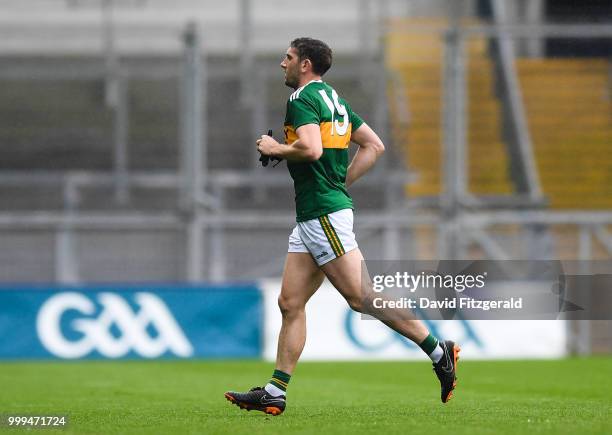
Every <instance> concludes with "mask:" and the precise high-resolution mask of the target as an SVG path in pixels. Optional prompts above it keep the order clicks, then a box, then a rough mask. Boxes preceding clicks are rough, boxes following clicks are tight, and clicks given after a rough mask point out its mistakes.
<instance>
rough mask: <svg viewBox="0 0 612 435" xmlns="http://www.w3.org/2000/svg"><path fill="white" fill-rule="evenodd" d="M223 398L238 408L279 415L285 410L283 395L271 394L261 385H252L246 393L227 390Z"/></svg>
mask: <svg viewBox="0 0 612 435" xmlns="http://www.w3.org/2000/svg"><path fill="white" fill-rule="evenodd" d="M225 398H226V399H227V400H229V401H230V402H232V403H233V404H234V405H237V406H239V407H240V409H246V410H247V411H250V410H252V409H254V410H256V411H261V412H265V413H266V414H270V415H280V414H282V413H283V411H284V410H285V403H286V398H285V396H276V397H275V396H271V395H270V394H269V393H268V392H267V391H266V390H264V389H263V388H261V387H253V388H251V389H250V390H249V391H248V392H246V393H237V392H234V391H228V392H227V393H225Z"/></svg>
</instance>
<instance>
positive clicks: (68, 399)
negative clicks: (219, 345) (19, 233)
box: [0, 358, 612, 435]
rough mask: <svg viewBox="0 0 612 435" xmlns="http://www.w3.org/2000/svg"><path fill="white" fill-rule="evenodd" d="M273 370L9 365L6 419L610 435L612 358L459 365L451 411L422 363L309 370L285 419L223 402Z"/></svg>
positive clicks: (75, 424) (3, 393)
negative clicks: (230, 391)
mask: <svg viewBox="0 0 612 435" xmlns="http://www.w3.org/2000/svg"><path fill="white" fill-rule="evenodd" d="M272 369H273V366H272V364H269V363H264V362H259V361H228V362H223V361H215V362H204V361H155V362H153V361H125V362H105V361H97V362H93V361H92V362H19V363H12V362H11V363H1V364H0V414H4V415H6V414H17V415H19V414H27V415H37V414H38V415H40V414H43V415H45V414H46V415H50V414H53V415H55V414H62V413H65V414H68V415H69V418H70V423H69V427H68V428H67V429H64V430H60V431H57V432H59V433H98V434H112V433H177V434H183V433H212V434H216V433H231V434H275V433H280V434H295V433H300V434H309V433H319V434H336V433H346V434H352V435H355V434H361V433H370V434H389V433H398V434H400V433H401V434H415V433H423V434H441V433H452V434H479V433H495V434H499V433H508V434H515V433H550V434H553V433H554V434H557V433H568V434H577V433H602V434H604V433H607V434H610V433H612V412H611V410H612V394H611V391H612V376H611V375H612V358H588V359H567V360H559V361H499V362H492V361H463V360H462V361H461V362H460V365H459V372H458V377H459V384H458V387H457V390H456V395H455V397H454V398H453V399H452V400H451V401H450V402H449V403H448V404H446V405H443V404H441V403H440V398H439V395H440V393H439V384H438V382H437V380H436V378H435V375H434V374H433V373H432V371H431V365H430V364H427V363H425V362H376V363H374V362H371V363H366V362H364V363H358V362H342V363H301V364H300V365H299V366H298V369H297V371H296V373H295V374H294V376H293V379H292V380H291V384H290V387H289V395H288V408H287V410H286V412H285V413H284V414H283V415H281V416H279V417H271V416H266V415H264V414H262V413H258V412H254V411H251V412H246V411H243V410H240V409H238V407H236V406H234V405H231V404H230V403H229V402H227V401H226V400H225V399H224V397H223V393H224V392H225V391H226V390H228V389H237V390H243V389H248V388H250V387H251V386H253V385H255V384H262V383H265V381H266V380H267V379H268V376H269V375H270V374H271V373H272ZM0 431H5V432H8V433H18V432H24V430H23V429H18V430H15V429H6V428H0ZM43 432H44V433H51V432H56V431H54V430H44V431H43Z"/></svg>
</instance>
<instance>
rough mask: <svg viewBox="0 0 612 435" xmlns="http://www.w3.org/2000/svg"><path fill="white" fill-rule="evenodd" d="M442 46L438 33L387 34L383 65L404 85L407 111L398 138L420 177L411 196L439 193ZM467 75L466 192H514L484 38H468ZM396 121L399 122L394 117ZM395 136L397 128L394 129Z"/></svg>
mask: <svg viewBox="0 0 612 435" xmlns="http://www.w3.org/2000/svg"><path fill="white" fill-rule="evenodd" d="M402 24H403V25H404V26H405V27H406V28H411V27H414V26H430V27H431V28H433V29H443V28H444V27H446V26H447V24H446V23H445V22H444V21H441V20H432V19H429V20H428V19H416V20H410V19H408V20H404V22H403V23H402ZM443 49H444V41H443V38H442V35H440V34H438V33H427V32H423V33H421V34H415V33H410V34H402V33H401V31H398V32H395V33H391V34H390V35H389V36H388V39H387V63H388V67H389V68H390V69H391V70H392V71H394V72H395V73H396V74H397V76H398V77H400V78H401V82H402V84H403V86H404V92H405V95H406V98H407V105H408V108H409V128H408V134H407V135H406V136H404V137H402V138H396V142H397V143H398V144H401V146H402V147H404V148H405V151H406V159H407V164H408V166H409V168H410V169H411V170H413V171H415V172H416V173H417V175H418V178H417V181H416V182H415V183H414V184H412V185H410V186H408V188H407V193H408V195H411V196H417V197H418V196H431V195H438V194H439V193H440V174H441V155H440V142H441V137H442V87H443V82H442V65H443V55H444V53H443ZM466 50H467V53H468V55H469V59H468V61H467V74H468V78H467V80H468V119H469V127H468V130H469V132H468V144H469V147H468V149H469V155H468V161H469V173H470V178H469V189H470V191H472V192H473V193H476V194H488V195H492V194H508V193H511V192H512V190H513V186H512V183H511V179H510V174H509V166H508V165H509V162H508V156H507V152H506V145H505V144H504V143H503V139H502V137H501V131H502V130H501V128H500V127H501V108H500V100H499V98H498V97H497V96H496V94H495V83H494V70H493V63H492V61H491V59H490V57H489V55H488V52H487V41H486V39H485V38H472V39H471V40H470V41H469V42H468V44H467V47H466ZM393 119H395V120H396V121H397V118H393ZM394 131H395V132H397V131H398V130H397V126H396V127H395V130H394Z"/></svg>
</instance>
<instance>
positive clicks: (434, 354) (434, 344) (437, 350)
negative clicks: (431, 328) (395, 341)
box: [419, 334, 443, 363]
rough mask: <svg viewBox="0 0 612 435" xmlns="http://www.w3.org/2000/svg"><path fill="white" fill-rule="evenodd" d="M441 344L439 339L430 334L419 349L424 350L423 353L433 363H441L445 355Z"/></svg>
mask: <svg viewBox="0 0 612 435" xmlns="http://www.w3.org/2000/svg"><path fill="white" fill-rule="evenodd" d="M439 344H440V343H439V341H438V339H437V338H436V337H434V336H433V335H431V334H429V335H428V336H427V338H425V340H423V342H422V343H421V344H419V347H420V348H421V349H423V352H425V353H426V354H427V356H428V357H429V358H430V359H431V360H432V361H433V362H435V363H437V362H438V361H440V358H442V355H443V351H442V348H441V347H440V346H439Z"/></svg>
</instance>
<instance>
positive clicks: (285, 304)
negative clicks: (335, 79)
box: [225, 38, 459, 415]
mask: <svg viewBox="0 0 612 435" xmlns="http://www.w3.org/2000/svg"><path fill="white" fill-rule="evenodd" d="M331 64H332V52H331V49H330V48H329V47H328V46H327V45H326V44H325V43H324V42H322V41H318V40H316V39H311V38H298V39H295V40H294V41H292V42H291V45H290V47H289V49H288V50H287V52H286V54H285V58H284V59H283V61H282V62H281V67H282V68H283V70H285V84H286V85H287V86H289V87H290V88H293V89H294V90H295V92H293V93H292V94H291V96H290V97H289V101H288V102H287V114H286V117H285V144H280V143H278V142H277V141H276V140H274V138H272V137H270V136H267V135H264V136H262V137H261V138H260V139H259V140H257V149H258V150H259V152H260V153H262V155H265V156H274V157H278V158H282V159H285V160H287V166H288V167H289V172H290V174H291V177H292V178H293V181H294V186H295V201H296V211H297V219H296V220H297V225H296V227H295V228H294V229H293V232H292V233H291V235H290V236H289V250H288V251H289V252H288V254H287V259H286V261H285V268H284V271H283V283H282V288H281V292H280V296H279V298H278V305H279V307H280V310H281V313H282V318H283V321H282V326H281V330H280V334H279V337H278V350H277V356H276V368H275V370H274V373H273V374H272V378H271V379H270V381H269V382H268V383H267V384H266V385H265V387H264V388H261V387H255V388H252V389H251V390H250V391H248V392H246V393H238V392H227V393H225V397H226V398H227V399H228V400H229V401H230V402H232V403H234V404H236V405H238V406H240V407H241V408H244V409H248V410H251V409H255V410H258V411H263V412H265V413H267V414H272V415H279V414H281V413H282V412H283V411H284V410H285V404H286V390H287V386H288V384H289V380H290V379H291V374H292V373H293V370H294V368H295V365H296V364H297V361H298V359H299V357H300V354H301V353H302V350H303V348H304V344H305V341H306V313H305V306H306V303H307V302H308V299H310V297H311V296H312V295H313V294H314V293H315V292H316V291H317V289H318V288H319V286H320V285H321V283H322V282H323V279H324V278H325V277H327V279H329V281H330V282H331V283H332V284H333V285H334V287H335V288H336V289H337V290H338V291H339V292H340V294H341V295H342V296H343V297H344V298H345V299H346V301H347V302H348V304H349V305H350V307H351V308H352V309H353V310H355V311H358V312H367V313H368V314H371V315H373V316H375V317H377V318H378V319H379V320H381V321H382V322H384V323H385V324H386V325H387V326H389V327H390V328H393V329H394V330H395V331H397V332H398V333H400V334H401V335H403V336H404V337H407V338H408V339H410V340H412V341H413V342H415V343H416V344H418V345H419V346H420V347H421V349H423V351H424V352H425V353H426V354H427V355H428V356H429V357H430V358H431V360H432V361H433V367H434V371H435V373H436V375H437V376H438V379H439V380H440V384H441V399H442V402H444V403H446V402H447V401H448V400H449V399H450V398H451V396H452V392H453V389H454V388H455V384H456V376H455V370H456V364H457V358H458V355H457V354H458V352H459V346H457V345H456V344H455V343H453V342H452V341H450V340H447V341H444V342H439V341H438V339H437V338H436V337H434V336H432V335H431V334H430V333H429V331H428V330H427V328H426V327H425V325H424V324H423V323H422V322H421V321H420V320H418V319H416V318H415V317H413V316H412V315H411V314H410V313H408V312H406V310H401V309H397V310H392V309H386V310H385V312H384V315H383V313H381V312H377V311H376V310H373V309H372V306H371V303H368V302H369V301H371V299H370V297H369V292H368V291H367V289H366V290H364V288H362V261H363V256H362V255H361V251H360V250H359V248H358V247H357V242H356V241H355V234H354V233H353V202H352V200H351V197H350V196H349V194H348V192H347V188H348V187H350V186H351V185H352V184H353V183H354V182H355V181H356V180H357V179H359V178H360V177H361V176H363V175H364V174H365V173H366V172H367V171H368V170H369V169H370V168H371V167H372V166H373V165H374V163H375V162H376V160H377V159H378V157H380V155H381V154H382V153H383V152H384V145H383V143H382V142H381V140H380V138H379V137H378V136H377V135H376V133H375V132H374V131H373V130H372V129H371V128H370V127H369V126H368V125H367V124H366V123H365V122H364V121H363V120H362V119H361V118H360V117H359V116H358V115H357V114H356V113H354V112H353V111H352V110H351V107H350V106H349V105H348V103H347V102H346V101H345V100H344V99H343V98H341V97H340V96H339V95H338V93H337V92H336V91H335V90H334V89H333V88H332V87H331V86H329V85H328V84H327V83H325V82H323V81H322V80H321V77H322V76H323V75H324V74H325V73H326V72H327V70H329V68H330V67H331ZM350 142H354V143H356V144H357V145H358V146H359V148H358V150H357V153H356V154H355V156H354V158H353V160H352V161H351V162H350V164H349V152H348V146H349V143H350ZM366 278H367V275H366ZM365 287H366V288H367V287H368V286H367V285H366V286H365Z"/></svg>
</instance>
